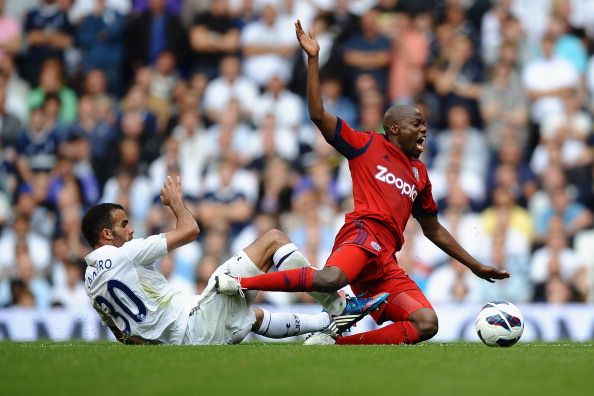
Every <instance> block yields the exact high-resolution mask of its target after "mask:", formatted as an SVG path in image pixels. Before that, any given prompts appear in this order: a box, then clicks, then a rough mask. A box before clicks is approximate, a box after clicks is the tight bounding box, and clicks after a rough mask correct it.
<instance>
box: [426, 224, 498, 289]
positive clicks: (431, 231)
mask: <svg viewBox="0 0 594 396" xmlns="http://www.w3.org/2000/svg"><path fill="white" fill-rule="evenodd" d="M417 220H418V222H419V224H420V225H421V228H422V229H423V234H425V236H426V237H427V238H428V239H429V240H430V241H431V242H433V243H434V244H435V245H437V247H439V248H440V249H441V250H443V251H444V252H446V253H447V254H448V255H450V256H451V257H453V258H455V259H456V260H458V261H459V262H461V263H462V264H464V265H465V266H467V267H468V268H469V269H470V270H471V271H472V272H473V273H474V274H475V275H476V276H478V277H479V278H482V279H484V280H486V281H488V282H491V283H493V282H494V281H495V279H505V278H509V272H507V271H503V270H500V269H497V268H495V267H491V266H488V265H484V264H481V263H480V262H479V261H477V260H476V259H475V258H474V257H472V256H471V255H470V253H468V252H467V251H466V250H465V249H464V248H463V247H462V246H460V244H459V243H458V241H456V239H455V238H454V237H453V236H452V234H450V233H449V232H448V230H446V229H445V228H444V227H443V226H442V225H441V223H440V222H439V220H438V219H437V216H430V217H425V218H419V219H417Z"/></svg>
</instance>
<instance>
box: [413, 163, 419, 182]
mask: <svg viewBox="0 0 594 396" xmlns="http://www.w3.org/2000/svg"><path fill="white" fill-rule="evenodd" d="M412 173H413V175H414V176H415V179H416V180H417V181H419V170H418V169H417V168H415V167H414V166H413V168H412Z"/></svg>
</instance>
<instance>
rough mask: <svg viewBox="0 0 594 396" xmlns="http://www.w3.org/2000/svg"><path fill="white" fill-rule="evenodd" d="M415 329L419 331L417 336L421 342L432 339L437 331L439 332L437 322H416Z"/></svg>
mask: <svg viewBox="0 0 594 396" xmlns="http://www.w3.org/2000/svg"><path fill="white" fill-rule="evenodd" d="M417 328H418V330H419V336H420V337H421V341H424V340H428V339H430V338H433V337H434V336H435V335H436V334H437V331H438V330H439V325H438V324H437V320H435V321H426V322H425V321H424V322H418V323H417Z"/></svg>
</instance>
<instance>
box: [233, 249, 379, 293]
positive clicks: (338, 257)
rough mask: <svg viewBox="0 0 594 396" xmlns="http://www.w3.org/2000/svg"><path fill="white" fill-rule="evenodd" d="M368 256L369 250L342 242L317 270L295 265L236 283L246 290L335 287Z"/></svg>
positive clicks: (346, 280) (356, 271)
mask: <svg viewBox="0 0 594 396" xmlns="http://www.w3.org/2000/svg"><path fill="white" fill-rule="evenodd" d="M372 258H373V255H372V254H370V253H369V252H368V251H367V250H365V249H363V248H361V247H359V246H357V245H345V246H341V247H340V248H338V249H336V250H335V251H334V252H333V253H332V255H331V256H330V257H329V258H328V262H327V264H326V267H324V268H323V269H321V270H315V269H314V268H312V267H304V268H296V269H292V270H287V271H279V272H275V273H269V274H264V275H260V276H255V277H249V278H242V279H241V280H240V283H241V287H242V288H244V289H247V290H267V291H286V292H297V291H306V292H309V291H321V292H328V291H336V290H339V289H341V288H342V287H344V286H346V285H348V284H349V282H350V281H351V280H353V279H355V278H356V277H357V275H358V274H359V273H360V272H361V271H362V270H363V268H364V267H365V266H366V265H367V264H368V263H369V262H370V260H371V259H372Z"/></svg>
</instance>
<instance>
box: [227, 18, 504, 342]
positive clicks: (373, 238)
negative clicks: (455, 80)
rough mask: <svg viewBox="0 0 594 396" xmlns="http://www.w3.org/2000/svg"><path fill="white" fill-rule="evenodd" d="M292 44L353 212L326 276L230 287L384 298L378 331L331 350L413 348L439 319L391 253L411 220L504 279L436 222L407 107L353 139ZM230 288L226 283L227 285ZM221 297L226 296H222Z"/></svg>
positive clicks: (416, 122)
mask: <svg viewBox="0 0 594 396" xmlns="http://www.w3.org/2000/svg"><path fill="white" fill-rule="evenodd" d="M295 30H296V33H297V39H298V41H299V44H300V45H301V48H303V50H304V51H305V52H306V53H307V56H308V66H307V68H308V75H307V103H308V108H309V114H310V117H311V119H312V121H313V122H314V123H315V124H316V125H317V127H318V128H319V129H320V131H321V133H322V135H323V136H324V138H325V139H326V141H327V142H328V143H330V144H331V145H332V146H333V147H334V148H335V149H336V150H337V151H338V152H340V153H341V154H342V155H344V156H345V157H346V158H347V159H348V161H349V168H350V171H351V176H352V179H353V197H354V200H355V209H354V211H353V212H351V213H348V214H347V215H346V219H345V224H344V225H343V227H342V228H341V230H340V231H339V232H338V235H337V236H336V240H335V244H334V248H333V251H332V254H331V255H330V257H329V258H328V261H327V262H326V266H325V267H324V269H322V270H319V271H316V270H314V269H312V268H299V269H295V270H290V271H280V272H276V273H269V274H265V275H260V276H256V277H251V278H242V279H240V280H239V282H235V280H233V281H232V282H235V286H231V287H230V290H227V291H228V292H230V293H232V292H233V290H231V289H233V288H234V287H237V288H239V287H241V288H244V289H256V290H278V291H311V290H315V291H335V290H338V289H340V288H342V287H344V286H346V285H347V284H350V285H351V288H352V289H353V291H354V292H355V293H357V294H362V296H364V297H365V296H373V295H376V294H377V293H380V292H389V293H390V297H389V298H388V301H387V302H388V303H387V304H384V305H383V306H382V307H381V308H380V309H379V310H378V311H376V312H374V313H372V316H373V318H374V319H375V321H376V322H377V323H379V324H381V323H383V322H386V321H391V322H392V323H391V324H389V325H387V326H385V327H382V328H380V329H377V330H373V331H369V332H365V333H360V334H354V335H349V336H339V337H337V338H336V343H337V344H402V343H406V344H413V343H416V342H420V341H423V340H427V339H429V338H431V337H433V336H434V335H435V334H436V333H437V329H438V324H437V315H436V314H435V311H434V310H433V307H432V306H431V304H430V303H429V302H428V301H427V299H426V298H425V296H424V295H423V293H422V292H421V290H420V289H419V287H418V286H417V285H416V283H415V282H414V281H413V280H412V279H410V278H409V277H408V275H407V274H406V273H405V272H404V270H403V269H402V268H401V267H400V266H399V265H398V263H397V262H396V258H395V253H396V252H397V251H398V250H399V249H400V248H401V247H402V244H403V243H404V236H403V232H404V228H405V226H406V223H407V221H408V219H409V217H410V215H411V214H412V216H413V217H414V218H415V219H416V220H417V221H418V222H419V223H420V225H421V228H422V230H423V233H424V235H425V236H426V237H427V238H429V239H430V240H431V241H432V242H433V243H434V244H436V245H437V246H438V247H439V248H441V249H442V250H443V251H444V252H446V253H447V254H449V255H450V256H451V257H453V258H455V259H456V260H458V261H459V262H461V263H462V264H464V265H465V266H467V267H468V268H469V269H470V270H471V271H472V272H473V273H474V274H475V275H477V276H478V277H480V278H482V279H485V280H487V281H489V282H493V281H494V280H495V279H504V278H507V277H509V273H508V272H506V271H503V270H500V269H497V268H494V267H491V266H487V265H484V264H481V263H480V262H478V261H477V260H476V259H474V258H473V257H472V256H471V255H470V254H469V253H468V252H466V250H464V248H462V247H461V246H460V244H459V243H458V242H457V241H456V240H455V239H454V237H452V235H451V234H450V233H449V232H448V231H447V230H446V229H445V228H444V227H443V226H442V225H441V224H440V223H439V221H438V219H437V205H436V204H435V201H434V200H433V197H432V194H431V183H430V181H429V177H428V175H427V169H426V167H425V165H424V164H423V162H421V161H420V160H419V156H420V155H421V153H422V152H423V150H424V144H425V140H426V138H427V137H426V134H427V127H426V125H425V120H424V118H423V115H422V114H421V113H420V112H419V110H417V109H416V108H414V107H411V106H394V107H391V108H390V109H388V111H387V112H386V113H385V116H384V121H383V124H384V131H385V135H382V134H380V133H377V132H373V131H356V130H354V129H352V128H351V127H350V126H349V125H347V124H346V123H345V122H344V121H343V120H341V119H340V118H337V117H336V116H335V115H333V114H330V113H328V112H326V111H324V106H323V103H322V96H321V93H320V81H319V66H318V53H319V50H320V46H319V44H318V42H317V40H316V38H315V34H314V33H313V32H312V33H310V34H306V33H305V32H304V31H303V28H302V27H301V23H300V22H299V21H297V22H296V23H295ZM232 282H231V283H232ZM221 292H225V290H221Z"/></svg>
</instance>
